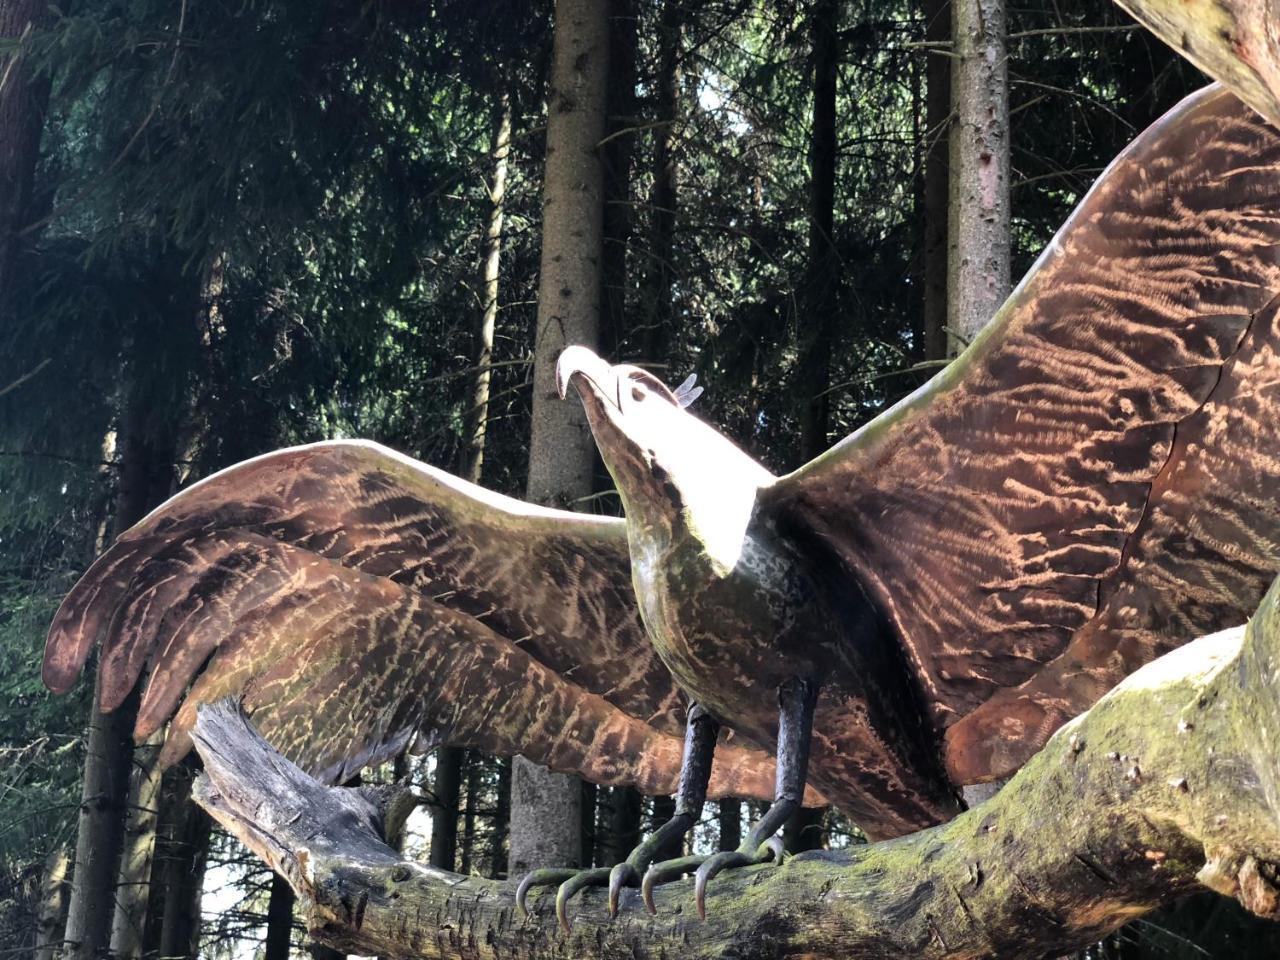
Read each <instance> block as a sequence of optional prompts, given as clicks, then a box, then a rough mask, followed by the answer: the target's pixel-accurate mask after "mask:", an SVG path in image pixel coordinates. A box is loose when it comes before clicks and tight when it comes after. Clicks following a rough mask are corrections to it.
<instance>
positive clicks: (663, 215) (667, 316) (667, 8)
mask: <svg viewBox="0 0 1280 960" xmlns="http://www.w3.org/2000/svg"><path fill="white" fill-rule="evenodd" d="M684 16H685V14H684V6H683V4H682V3H681V2H680V0H665V2H664V3H663V4H662V15H661V19H660V22H659V27H658V77H657V88H658V89H657V100H658V114H657V117H656V118H655V122H656V123H657V126H656V127H655V128H654V146H653V191H652V193H651V194H650V196H649V207H650V218H651V219H650V222H651V223H652V228H651V234H650V241H649V271H648V282H647V286H648V296H647V297H646V303H645V307H646V311H645V319H644V359H646V360H649V361H651V362H661V361H663V360H665V359H666V354H667V342H668V334H669V332H670V330H671V329H672V326H673V324H674V322H675V317H674V316H673V314H674V310H675V303H674V297H673V293H674V289H675V282H676V271H675V255H676V253H675V249H676V209H677V206H678V204H679V202H680V168H679V164H678V162H677V159H676V147H677V145H678V142H679V140H678V137H677V135H676V123H677V121H678V120H679V117H680V65H681V62H682V57H683V53H682V51H681V47H682V46H683V39H684Z"/></svg>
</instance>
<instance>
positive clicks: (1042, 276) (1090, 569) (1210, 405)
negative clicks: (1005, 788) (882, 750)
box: [769, 87, 1280, 782]
mask: <svg viewBox="0 0 1280 960" xmlns="http://www.w3.org/2000/svg"><path fill="white" fill-rule="evenodd" d="M1278 245H1280V136H1278V135H1277V133H1276V131H1275V130H1274V129H1273V128H1272V127H1270V126H1269V125H1268V124H1267V123H1266V122H1265V121H1263V120H1262V119H1261V118H1260V117H1259V116H1258V115H1257V114H1255V113H1254V112H1253V111H1251V110H1249V109H1248V108H1247V107H1245V106H1244V105H1243V104H1241V103H1240V102H1239V101H1238V100H1237V99H1236V98H1235V97H1233V96H1232V95H1231V94H1230V93H1228V92H1226V91H1225V90H1223V89H1222V88H1220V87H1210V88H1208V89H1207V90H1204V91H1201V92H1200V93H1198V94H1195V95H1193V96H1192V97H1190V98H1188V99H1187V100H1186V101H1184V102H1183V103H1182V104H1180V105H1179V106H1177V107H1175V108H1174V109H1173V110H1172V111H1171V112H1170V113H1169V114H1168V115H1166V116H1165V117H1164V118H1163V119H1162V120H1161V121H1160V122H1158V123H1157V124H1156V125H1155V126H1153V127H1152V128H1151V129H1150V130H1148V131H1147V132H1146V133H1144V134H1143V135H1142V136H1141V137H1140V138H1139V139H1138V140H1137V141H1135V143H1134V144H1133V145H1132V146H1131V147H1130V148H1129V149H1128V150H1126V151H1125V153H1124V154H1122V155H1121V156H1120V157H1119V158H1118V159H1117V160H1116V162H1115V163H1113V164H1112V166H1111V167H1110V168H1109V169H1108V170H1107V172H1106V173H1104V174H1103V176H1102V177H1101V178H1100V180H1099V181H1098V183H1097V184H1096V185H1095V187H1094V188H1093V190H1092V191H1091V192H1090V194H1089V195H1088V197H1086V199H1085V200H1084V201H1083V202H1082V203H1081V205H1080V206H1079V207H1078V208H1077V210H1076V211H1075V213H1074V214H1073V215H1072V217H1071V219H1070V220H1069V221H1068V222H1067V224H1066V225H1065V226H1064V227H1063V228H1062V230H1061V231H1060V232H1059V234H1058V236H1057V237H1056V238H1055V240H1054V241H1053V243H1052V244H1051V245H1050V247H1049V249H1048V250H1047V251H1046V252H1045V253H1044V255H1043V256H1042V257H1041V259H1040V261H1039V262H1038V263H1037V264H1036V266H1035V267H1034V268H1033V269H1032V271H1031V273H1030V274H1029V275H1028V276H1027V277H1026V279H1024V280H1023V282H1022V284H1021V285H1020V286H1019V288H1018V289H1017V290H1016V291H1015V292H1014V294H1013V295H1012V296H1011V297H1010V299H1009V301H1008V302H1007V303H1006V304H1005V306H1004V307H1003V308H1002V309H1001V311H1000V313H999V314H998V315H997V317H996V318H995V319H994V320H993V321H992V323H991V324H989V325H988V327H987V328H986V329H985V330H984V331H983V333H982V334H981V335H980V337H979V338H978V339H977V340H976V341H975V342H974V344H973V345H972V346H971V347H970V348H969V349H968V350H967V351H966V352H965V354H964V355H963V356H962V357H961V358H960V359H959V360H958V361H957V362H956V363H954V364H952V366H951V367H950V368H948V369H947V370H946V371H944V372H943V373H942V374H940V375H939V376H938V377H937V378H935V380H934V381H933V382H931V383H930V384H928V385H926V386H925V387H924V388H922V389H921V390H920V391H919V392H918V393H917V394H915V395H913V396H912V397H909V398H907V400H905V401H904V402H903V403H901V404H899V405H898V406H897V407H895V408H894V409H892V410H890V411H888V412H887V413H886V414H884V415H883V416H882V417H880V418H878V419H877V420H875V421H873V422H872V423H871V424H869V425H868V426H867V427H865V428H864V429H862V430H860V431H859V432H857V433H855V434H853V435H852V436H850V437H849V438H847V439H846V440H845V441H844V442H842V443H841V444H839V445H838V446H836V447H835V448H833V449H832V450H831V451H829V452H828V453H827V454H825V455H824V456H822V457H820V458H818V459H817V460H815V461H813V462H812V463H810V464H809V465H807V466H806V467H804V468H802V469H801V470H799V471H797V472H796V473H794V474H791V475H790V476H788V477H784V478H781V479H780V480H779V481H778V483H777V484H776V485H775V487H774V488H773V490H772V491H770V493H769V496H770V497H771V498H773V502H774V504H775V505H776V507H777V509H779V510H780V511H781V513H782V515H784V516H785V517H787V519H788V522H789V523H798V524H801V525H802V526H803V527H804V528H805V529H807V530H809V531H811V532H814V533H817V534H818V535H819V536H822V537H825V538H826V539H827V540H828V541H829V542H830V543H831V544H832V546H833V548H834V549H836V550H837V552H838V553H839V554H840V555H841V556H842V557H843V558H844V559H845V560H847V562H848V563H849V564H850V566H851V567H852V568H853V569H855V570H857V571H858V573H859V575H860V578H861V579H862V580H863V581H864V582H865V583H866V584H867V585H868V586H869V588H870V589H871V590H872V591H873V592H874V594H875V595H876V597H877V599H878V600H879V602H880V603H881V604H883V606H884V608H885V610H886V611H888V613H889V616H890V619H891V621H892V622H893V624H894V625H895V626H896V628H897V630H898V632H899V635H900V637H901V639H902V642H903V643H904V645H905V646H906V649H907V651H908V653H909V656H910V657H911V660H912V663H913V665H914V667H915V670H916V672H917V676H918V680H919V682H920V684H921V685H922V687H923V691H924V694H925V698H926V700H927V702H929V703H931V704H932V705H933V707H934V710H935V721H936V723H937V724H938V726H939V728H940V729H941V728H944V727H950V726H952V725H953V724H956V726H954V727H952V729H951V731H950V733H949V736H948V741H947V761H948V767H949V770H950V771H951V774H952V776H953V777H955V778H956V779H957V780H958V781H959V782H970V781H973V780H978V779H984V778H988V777H992V776H997V775H1000V774H1002V773H1004V772H1007V771H1009V770H1011V769H1013V768H1015V767H1016V766H1017V765H1018V764H1019V763H1020V762H1021V761H1022V760H1025V759H1026V758H1027V757H1028V756H1030V755H1031V754H1032V753H1034V751H1035V750H1036V749H1038V748H1039V746H1040V745H1041V744H1043V743H1044V741H1045V740H1046V739H1047V737H1048V735H1049V734H1050V733H1051V732H1052V730H1053V729H1054V728H1055V727H1056V726H1057V725H1058V724H1060V723H1061V722H1062V721H1063V720H1065V719H1066V718H1067V717H1069V716H1072V715H1074V714H1075V713H1077V712H1079V711H1080V710H1082V709H1084V708H1085V707H1087V706H1089V704H1090V703H1092V702H1093V700H1094V699H1096V698H1097V696H1098V695H1100V694H1101V693H1102V692H1103V691H1105V689H1107V688H1108V687H1110V686H1111V684H1112V683H1114V682H1115V681H1116V680H1118V679H1119V678H1120V677H1121V676H1123V675H1124V674H1125V673H1126V672H1128V671H1129V670H1132V669H1134V668H1135V667H1137V666H1138V665H1139V664H1141V663H1143V662H1145V661H1146V660H1149V659H1151V657H1153V656H1155V655H1156V654H1157V653H1159V652H1160V650H1161V649H1162V648H1163V647H1164V646H1167V645H1168V644H1176V643H1179V642H1182V641H1184V640H1186V639H1189V638H1190V637H1192V636H1195V635H1197V634H1200V633H1206V632H1211V631H1212V630H1216V629H1220V628H1222V627H1226V626H1230V625H1233V624H1236V623H1239V622H1243V620H1244V619H1245V617H1246V616H1247V615H1248V612H1249V611H1250V610H1252V609H1253V608H1254V607H1255V605H1256V604H1257V602H1258V600H1259V598H1260V597H1261V595H1262V591H1263V589H1264V588H1265V585H1266V583H1267V582H1268V581H1269V580H1270V578H1271V577H1272V576H1273V575H1274V572H1275V571H1276V569H1277V568H1278V567H1280V551H1278V549H1277V533H1278V531H1277V527H1276V512H1275V507H1274V506H1273V504H1274V497H1275V491H1276V490H1278V489H1280V469H1278V468H1277V460H1276V457H1277V455H1280V437H1277V433H1276V430H1277V426H1276V425H1277V422H1278V421H1280V398H1277V396H1276V394H1275V391H1274V382H1275V380H1276V377H1277V376H1278V375H1280V362H1278V361H1277V358H1276V354H1275V344H1276V340H1275V337H1276V331H1275V326H1274V323H1273V320H1272V317H1273V311H1269V310H1267V309H1266V308H1267V307H1268V304H1270V303H1271V301H1272V300H1273V298H1274V297H1275V296H1276V294H1277V292H1280V246H1278ZM1268 489H1269V490H1270V494H1269V497H1270V499H1268V493H1267V490H1268ZM1157 637H1161V638H1163V639H1161V640H1157V639H1156V638H1157ZM1064 652H1067V654H1068V658H1066V659H1064V660H1062V661H1060V662H1055V661H1056V660H1057V658H1059V657H1060V656H1062V655H1063V654H1064ZM1046 665H1051V666H1049V667H1048V668H1047V669H1046ZM1023 684H1026V686H1024V687H1021V688H1020V689H1019V690H1017V691H1016V692H1011V691H1008V690H1007V688H1019V687H1020V685H1023ZM984 704H986V706H984ZM975 711H976V712H975ZM968 715H972V716H969V718H968V720H963V721H962V720H961V718H964V717H966V716H968ZM957 721H961V722H960V723H959V724H957Z"/></svg>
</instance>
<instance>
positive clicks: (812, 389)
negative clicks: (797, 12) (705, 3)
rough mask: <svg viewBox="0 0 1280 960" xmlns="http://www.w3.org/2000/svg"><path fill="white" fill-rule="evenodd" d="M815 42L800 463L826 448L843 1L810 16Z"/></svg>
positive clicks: (799, 368)
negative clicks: (837, 76) (837, 107)
mask: <svg viewBox="0 0 1280 960" xmlns="http://www.w3.org/2000/svg"><path fill="white" fill-rule="evenodd" d="M810 18H811V19H810V24H809V27H810V34H811V38H812V44H813V127H812V129H811V130H810V133H809V254H808V260H807V262H806V264H805V272H804V282H803V287H802V288H801V290H800V301H801V304H802V307H801V311H800V320H799V341H800V344H799V346H800V353H799V357H798V359H797V362H796V373H797V386H798V388H799V392H800V394H801V396H800V397H799V399H800V400H801V413H800V460H801V462H808V461H809V460H812V459H813V458H814V457H816V456H817V455H818V454H820V453H822V452H823V451H824V450H826V449H827V432H828V429H829V427H830V423H829V421H830V406H831V404H830V394H829V393H828V387H829V386H830V385H831V353H832V348H833V346H834V341H835V327H836V317H835V310H836V302H835V301H836V289H837V286H838V284H839V274H840V261H839V258H838V257H837V256H836V251H835V246H834V231H835V190H836V73H837V71H838V69H839V66H840V58H839V53H840V51H839V44H838V41H837V32H838V30H839V26H840V3H839V0H817V2H816V3H815V4H814V7H813V11H812V13H811V14H810Z"/></svg>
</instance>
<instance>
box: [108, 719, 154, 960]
mask: <svg viewBox="0 0 1280 960" xmlns="http://www.w3.org/2000/svg"><path fill="white" fill-rule="evenodd" d="M163 742H164V736H163V735H162V734H155V735H154V736H152V738H151V739H150V740H148V741H147V742H146V743H144V744H140V745H139V746H137V747H135V748H134V752H133V761H134V762H133V775H132V776H131V778H130V784H129V801H128V803H129V819H128V824H127V826H126V828H125V848H124V853H123V855H122V856H121V858H120V876H119V878H118V879H117V881H116V909H115V916H114V918H113V919H112V922H111V953H112V955H113V956H114V957H115V958H116V960H138V958H141V957H142V953H143V940H144V937H145V930H146V923H147V900H148V890H149V886H150V883H151V868H152V862H153V860H154V855H155V848H156V815H157V812H158V809H159V803H160V782H161V772H162V771H161V768H160V764H159V762H158V761H159V756H160V745H161V744H162V743H163Z"/></svg>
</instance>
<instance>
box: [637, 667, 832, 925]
mask: <svg viewBox="0 0 1280 960" xmlns="http://www.w3.org/2000/svg"><path fill="white" fill-rule="evenodd" d="M817 700H818V687H817V685H816V684H815V683H813V682H812V681H810V680H803V679H801V678H799V677H793V678H792V679H791V680H788V681H787V682H786V683H784V684H782V686H780V687H779V688H778V773H777V777H778V779H777V787H776V789H775V791H774V800H773V805H772V806H771V807H769V809H768V811H767V812H766V813H765V815H764V816H763V817H761V818H760V819H759V820H757V821H756V822H755V824H753V825H752V827H751V828H750V829H749V830H748V831H747V836H746V839H745V840H743V841H742V845H741V846H739V847H738V849H737V850H728V851H725V852H723V853H716V854H712V855H711V856H710V857H707V858H706V860H705V861H704V862H703V863H702V864H701V866H699V867H698V870H697V873H695V874H694V881H693V896H694V901H695V902H696V903H697V906H698V916H700V917H701V918H702V919H704V920H705V919H706V918H707V907H706V897H707V884H708V883H709V882H710V881H711V878H712V877H714V876H716V874H718V873H720V872H721V871H722V870H727V869H730V868H732V867H745V866H750V865H751V864H755V863H768V862H769V861H773V862H774V863H781V862H782V842H781V840H780V838H778V837H776V836H774V834H776V833H777V832H778V830H780V829H781V828H782V825H783V824H784V823H786V822H787V818H788V817H790V816H791V814H793V813H795V811H796V810H798V809H799V808H800V804H801V800H802V798H803V797H804V787H805V779H806V777H807V776H808V771H809V740H810V735H811V734H812V732H813V711H814V706H815V704H816V703H817ZM666 866H671V867H674V862H672V863H670V864H668V865H664V864H658V865H656V868H655V869H659V870H662V868H664V867H666ZM646 900H647V901H648V902H652V895H650V896H649V897H647V898H646Z"/></svg>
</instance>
